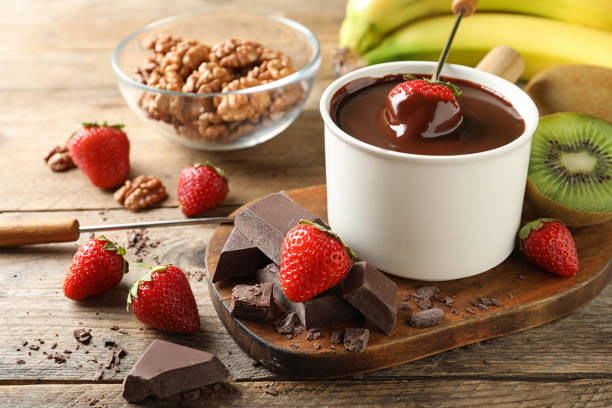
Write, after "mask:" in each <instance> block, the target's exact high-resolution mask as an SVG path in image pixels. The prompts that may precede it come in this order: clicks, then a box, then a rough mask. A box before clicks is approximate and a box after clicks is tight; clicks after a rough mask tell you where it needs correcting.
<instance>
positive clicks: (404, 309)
mask: <svg viewBox="0 0 612 408" xmlns="http://www.w3.org/2000/svg"><path fill="white" fill-rule="evenodd" d="M400 310H401V311H402V312H408V311H410V310H411V309H410V306H409V305H407V304H406V303H402V304H401V305H400Z"/></svg>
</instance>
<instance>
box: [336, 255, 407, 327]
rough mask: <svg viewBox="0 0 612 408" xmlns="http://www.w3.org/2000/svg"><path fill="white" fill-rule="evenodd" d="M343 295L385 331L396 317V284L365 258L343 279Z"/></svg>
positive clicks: (393, 325) (393, 322)
mask: <svg viewBox="0 0 612 408" xmlns="http://www.w3.org/2000/svg"><path fill="white" fill-rule="evenodd" d="M342 296H343V297H344V298H345V299H346V300H348V302H349V303H350V304H352V305H353V306H354V307H355V308H356V309H357V310H359V311H360V312H361V313H362V314H363V315H364V316H365V317H366V319H368V320H369V321H370V322H372V323H373V324H375V325H376V326H377V327H378V328H379V329H380V330H382V332H383V333H385V334H387V335H389V334H391V331H392V330H393V328H394V327H395V322H396V318H397V285H396V284H395V282H393V281H392V280H391V279H389V278H387V277H386V276H385V275H384V274H383V273H382V272H380V271H379V270H378V269H376V268H374V267H373V266H372V265H370V264H368V263H367V262H365V261H361V262H357V263H355V265H353V267H352V268H351V270H350V271H349V273H348V275H347V277H346V279H345V280H344V291H343V294H342Z"/></svg>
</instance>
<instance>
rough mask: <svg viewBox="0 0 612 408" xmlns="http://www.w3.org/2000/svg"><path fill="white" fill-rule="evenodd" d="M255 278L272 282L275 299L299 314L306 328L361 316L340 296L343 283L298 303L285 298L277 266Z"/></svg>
mask: <svg viewBox="0 0 612 408" xmlns="http://www.w3.org/2000/svg"><path fill="white" fill-rule="evenodd" d="M255 278H256V280H257V281H258V282H272V283H273V285H274V289H273V296H274V299H275V300H276V301H277V302H278V303H280V304H281V305H282V306H283V307H285V308H287V309H289V310H290V311H292V312H295V313H297V315H298V318H299V319H300V322H302V324H303V325H304V327H306V328H311V327H323V326H327V325H328V324H333V323H340V322H345V321H347V320H351V319H354V318H356V317H359V316H361V313H359V311H358V310H357V309H355V308H354V307H353V306H352V305H351V304H350V303H349V302H347V301H346V300H345V299H343V298H342V296H340V294H341V292H342V288H343V282H341V283H340V284H338V285H336V286H334V287H333V288H331V289H329V290H327V291H325V292H323V293H321V294H320V295H318V296H316V297H314V298H312V299H309V300H306V301H304V302H299V303H296V302H292V301H290V300H289V299H287V298H286V297H285V294H284V293H283V290H282V288H281V284H280V276H279V268H278V266H277V265H275V264H270V265H268V266H266V267H265V268H262V269H260V270H258V271H257V273H256V274H255Z"/></svg>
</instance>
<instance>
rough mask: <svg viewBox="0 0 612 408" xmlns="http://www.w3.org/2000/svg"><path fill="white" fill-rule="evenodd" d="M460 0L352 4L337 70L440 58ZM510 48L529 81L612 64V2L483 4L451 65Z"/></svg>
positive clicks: (490, 0) (507, 0)
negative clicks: (555, 69)
mask: <svg viewBox="0 0 612 408" xmlns="http://www.w3.org/2000/svg"><path fill="white" fill-rule="evenodd" d="M451 3H452V0H348V4H347V10H346V18H345V19H344V22H343V23H342V28H341V30H340V44H339V45H340V48H339V51H338V54H337V55H336V60H335V68H336V72H337V73H344V72H346V71H349V70H351V69H354V68H356V67H358V66H362V65H368V64H377V63H380V62H386V61H393V60H402V59H404V60H433V61H435V60H437V58H438V56H439V54H440V51H441V49H442V46H443V45H444V43H445V42H446V39H447V37H448V33H449V32H450V30H451V27H452V25H453V22H454V20H455V16H453V15H452V14H450V13H451ZM497 45H509V46H511V47H513V48H515V49H516V50H517V51H519V52H520V53H521V54H522V55H523V58H524V59H525V68H526V69H525V72H524V73H523V77H524V78H525V79H528V78H530V77H531V76H533V75H534V74H535V73H536V72H538V71H540V70H541V69H543V68H546V67H549V66H551V65H556V64H571V63H575V64H591V65H602V66H606V67H612V0H536V1H534V0H480V1H479V3H478V8H477V12H476V14H474V15H473V16H471V17H469V18H466V19H464V20H462V22H461V26H460V27H459V31H458V32H457V34H456V37H455V40H454V41H453V46H452V48H451V52H450V55H449V57H448V61H449V62H452V63H457V64H462V65H472V66H473V65H475V64H476V63H477V62H478V61H479V60H480V59H481V58H482V57H483V56H484V55H485V54H486V53H487V52H488V51H489V50H490V49H491V48H493V47H495V46H497Z"/></svg>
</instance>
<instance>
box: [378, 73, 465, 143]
mask: <svg viewBox="0 0 612 408" xmlns="http://www.w3.org/2000/svg"><path fill="white" fill-rule="evenodd" d="M459 96H461V91H459V89H458V88H456V87H455V86H453V85H452V84H449V83H447V82H441V81H430V80H428V79H411V80H409V81H406V82H402V83H400V84H398V85H396V86H395V87H394V88H393V89H391V91H390V92H389V94H388V95H387V99H386V109H385V113H384V115H385V121H386V123H387V125H388V126H389V127H390V128H391V129H392V130H393V132H392V134H394V135H395V140H394V142H395V143H396V144H398V145H400V146H401V145H402V144H403V143H402V142H405V143H408V142H410V141H411V140H414V139H415V138H427V139H430V138H436V137H442V136H449V135H451V134H453V133H454V132H456V131H457V130H459V128H460V127H461V124H462V122H463V115H462V114H461V109H460V107H459V103H458V102H457V98H458V97H459Z"/></svg>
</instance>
